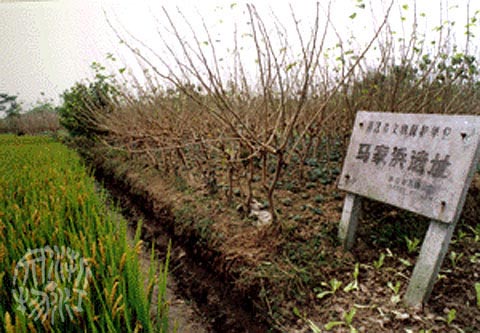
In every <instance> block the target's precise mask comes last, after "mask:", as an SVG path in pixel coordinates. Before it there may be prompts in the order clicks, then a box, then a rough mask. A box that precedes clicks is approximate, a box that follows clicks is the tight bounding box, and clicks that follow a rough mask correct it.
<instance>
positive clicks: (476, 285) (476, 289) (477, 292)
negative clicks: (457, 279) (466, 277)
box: [475, 282, 480, 309]
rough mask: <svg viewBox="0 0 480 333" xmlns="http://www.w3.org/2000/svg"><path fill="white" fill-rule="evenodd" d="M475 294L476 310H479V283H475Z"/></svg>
mask: <svg viewBox="0 0 480 333" xmlns="http://www.w3.org/2000/svg"><path fill="white" fill-rule="evenodd" d="M475 292H476V294H477V308H479V309H480V282H477V283H475Z"/></svg>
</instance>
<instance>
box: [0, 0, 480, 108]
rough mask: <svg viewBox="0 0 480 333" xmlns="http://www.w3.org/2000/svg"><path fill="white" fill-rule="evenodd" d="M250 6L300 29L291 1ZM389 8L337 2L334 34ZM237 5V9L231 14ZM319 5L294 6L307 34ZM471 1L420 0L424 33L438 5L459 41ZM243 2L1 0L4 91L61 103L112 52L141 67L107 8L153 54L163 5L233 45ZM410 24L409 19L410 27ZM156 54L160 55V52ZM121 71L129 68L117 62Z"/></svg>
mask: <svg viewBox="0 0 480 333" xmlns="http://www.w3.org/2000/svg"><path fill="white" fill-rule="evenodd" d="M251 2H253V3H254V4H255V5H256V6H257V8H258V9H259V11H260V12H261V13H264V14H265V16H262V17H263V18H264V19H265V20H266V21H268V17H269V8H271V9H273V11H274V12H275V13H276V14H277V16H278V17H279V18H280V19H281V20H282V22H283V21H284V22H285V25H286V26H287V27H289V28H291V29H293V28H294V27H293V25H292V24H291V17H290V15H289V5H288V4H289V1H284V0H262V1H251ZM387 2H388V1H386V0H385V1H383V0H365V3H366V4H367V9H366V10H363V11H362V10H360V9H355V4H356V3H357V0H336V1H335V0H334V1H332V4H333V8H332V17H334V22H335V25H336V28H337V29H338V30H339V32H341V33H342V34H345V36H348V35H349V33H350V32H349V31H353V32H354V33H355V35H356V37H357V38H358V39H362V38H365V39H366V38H368V36H371V35H372V33H373V29H374V25H375V23H373V22H372V12H373V13H374V14H375V15H378V17H377V18H376V19H377V20H378V21H381V20H382V13H383V11H384V7H385V6H386V5H385V4H386V3H387ZM479 2H480V1H478V0H472V1H471V4H470V7H471V8H470V11H471V13H472V14H473V13H474V12H475V11H476V10H479V9H480V4H479ZM232 3H236V4H237V5H236V6H234V7H233V8H231V6H230V5H231V4H232ZM315 3H316V1H314V0H297V1H294V2H292V6H293V8H294V10H295V13H296V15H297V17H298V18H300V19H302V20H303V21H304V22H305V26H304V27H305V28H308V22H309V20H312V18H313V13H314V11H315ZM321 3H326V1H321ZM467 3H468V0H448V1H447V0H437V1H435V0H418V1H417V11H418V13H421V12H425V13H426V16H427V17H426V19H424V20H425V21H422V22H421V23H422V25H428V27H427V28H425V29H426V31H427V32H431V31H432V28H433V27H434V26H437V25H438V24H439V4H442V6H443V10H444V13H443V19H444V20H445V19H447V17H446V16H447V15H448V16H449V17H448V19H450V20H454V21H457V22H458V23H457V27H458V28H459V31H458V33H457V37H458V38H459V39H460V41H461V39H462V38H463V32H464V28H463V27H464V26H465V23H466V16H465V15H466V6H467ZM245 4H246V2H245V1H234V0H229V1H220V0H202V1H187V0H183V1H172V0H170V1H167V0H156V1H153V0H151V1H150V0H143V1H141V0H140V1H139V0H137V1H134V0H103V1H100V0H99V1H94V0H59V1H48V2H46V1H30V2H25V1H18V0H17V1H5V0H0V45H1V49H0V92H6V93H9V94H14V95H19V99H20V100H21V101H23V102H24V103H25V104H26V105H28V104H30V103H34V102H35V101H37V100H39V99H41V98H42V97H41V95H40V92H44V93H45V98H53V99H55V100H58V96H59V95H60V94H61V93H62V92H63V91H64V90H65V89H67V88H68V87H70V86H72V85H73V83H74V82H76V81H79V80H81V79H83V78H88V77H91V76H92V71H91V70H90V64H91V63H92V62H93V61H98V62H100V63H102V64H107V63H108V61H107V60H106V54H107V53H113V54H115V56H116V57H117V58H119V59H120V61H123V62H125V63H127V66H128V67H135V61H134V58H133V57H132V56H131V55H130V54H129V53H128V52H125V50H124V49H123V48H122V46H121V45H120V44H119V42H118V40H116V38H115V37H114V35H113V33H112V31H111V29H110V28H109V27H108V25H107V23H106V20H105V16H104V13H103V10H106V12H107V15H108V16H109V17H110V18H111V19H112V21H114V22H116V25H118V26H120V25H122V26H124V27H125V28H126V29H127V30H128V31H130V32H131V33H132V34H133V35H135V36H137V37H138V38H140V39H142V40H144V41H145V42H146V43H147V44H148V45H149V46H151V47H153V48H155V47H156V46H158V45H160V44H161V43H159V40H158V36H157V35H156V30H155V29H156V23H155V21H154V20H153V15H152V14H154V15H155V16H156V17H157V18H159V19H160V20H163V19H164V18H163V16H162V14H161V6H162V5H164V6H166V7H167V9H168V10H169V12H172V13H174V12H175V7H176V6H178V8H180V9H181V10H182V12H184V14H185V16H187V18H188V20H189V21H191V23H192V25H193V26H194V27H195V29H197V27H198V29H199V30H201V25H200V24H201V23H200V22H201V21H200V17H204V19H205V21H206V22H207V25H208V27H209V29H212V32H213V33H214V36H215V38H218V39H219V40H220V42H221V43H229V42H230V43H231V38H230V40H229V36H231V30H230V28H228V27H231V26H232V25H231V24H230V23H231V22H232V21H237V22H239V24H240V25H241V24H242V23H243V24H244V23H245V22H246V21H247V19H248V17H247V16H246V15H245V14H243V12H245V9H246V7H245ZM404 4H408V5H409V10H408V11H407V14H408V13H410V14H411V13H412V11H413V0H397V3H396V5H395V7H394V10H393V12H392V19H391V20H392V21H391V22H392V25H393V26H394V27H397V28H398V30H399V32H401V26H400V24H399V23H398V22H400V20H399V9H400V8H401V6H402V5H404ZM370 8H373V10H370ZM353 12H358V14H359V15H358V17H357V18H356V19H355V20H351V19H349V18H348V17H349V16H350V15H351V14H352V13H353ZM407 18H408V16H407ZM479 18H480V15H479ZM221 20H222V21H223V23H221V22H220V21H221ZM118 22H120V24H119V23H118ZM267 23H268V22H267ZM377 23H378V22H377ZM410 23H411V21H410ZM408 25H409V20H408V19H407V21H406V26H407V29H408ZM244 28H245V26H244ZM421 28H422V27H421ZM245 29H246V28H245ZM432 34H433V33H432ZM477 35H478V36H477V38H478V37H480V33H478V34H477ZM427 38H428V37H427ZM477 45H478V44H477ZM157 51H160V52H161V50H158V49H157ZM477 54H478V52H477ZM115 66H116V67H117V68H120V67H123V65H122V64H121V63H119V62H118V63H116V64H115Z"/></svg>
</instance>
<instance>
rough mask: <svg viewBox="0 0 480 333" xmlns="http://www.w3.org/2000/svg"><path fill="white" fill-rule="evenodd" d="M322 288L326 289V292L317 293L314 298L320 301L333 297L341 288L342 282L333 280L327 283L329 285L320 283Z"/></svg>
mask: <svg viewBox="0 0 480 333" xmlns="http://www.w3.org/2000/svg"><path fill="white" fill-rule="evenodd" d="M321 284H322V286H323V287H326V288H328V290H324V291H322V292H319V293H318V294H317V295H316V297H317V298H318V299H322V298H324V297H326V296H329V295H335V293H336V292H337V291H338V290H339V289H340V287H341V286H342V281H338V280H337V279H335V278H333V279H331V280H330V281H329V283H326V282H322V283H321Z"/></svg>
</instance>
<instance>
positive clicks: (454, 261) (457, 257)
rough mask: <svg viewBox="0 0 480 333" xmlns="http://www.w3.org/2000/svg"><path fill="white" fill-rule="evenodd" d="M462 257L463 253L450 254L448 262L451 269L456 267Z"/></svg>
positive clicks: (453, 252)
mask: <svg viewBox="0 0 480 333" xmlns="http://www.w3.org/2000/svg"><path fill="white" fill-rule="evenodd" d="M462 257H463V253H457V252H455V251H452V252H450V262H451V263H452V266H453V268H456V267H457V264H458V261H459V260H460V259H461V258H462Z"/></svg>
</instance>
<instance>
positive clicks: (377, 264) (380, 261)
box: [373, 253, 385, 269]
mask: <svg viewBox="0 0 480 333" xmlns="http://www.w3.org/2000/svg"><path fill="white" fill-rule="evenodd" d="M384 261H385V253H381V254H380V257H379V258H378V260H374V261H373V267H375V269H380V268H382V266H383V262H384Z"/></svg>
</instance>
